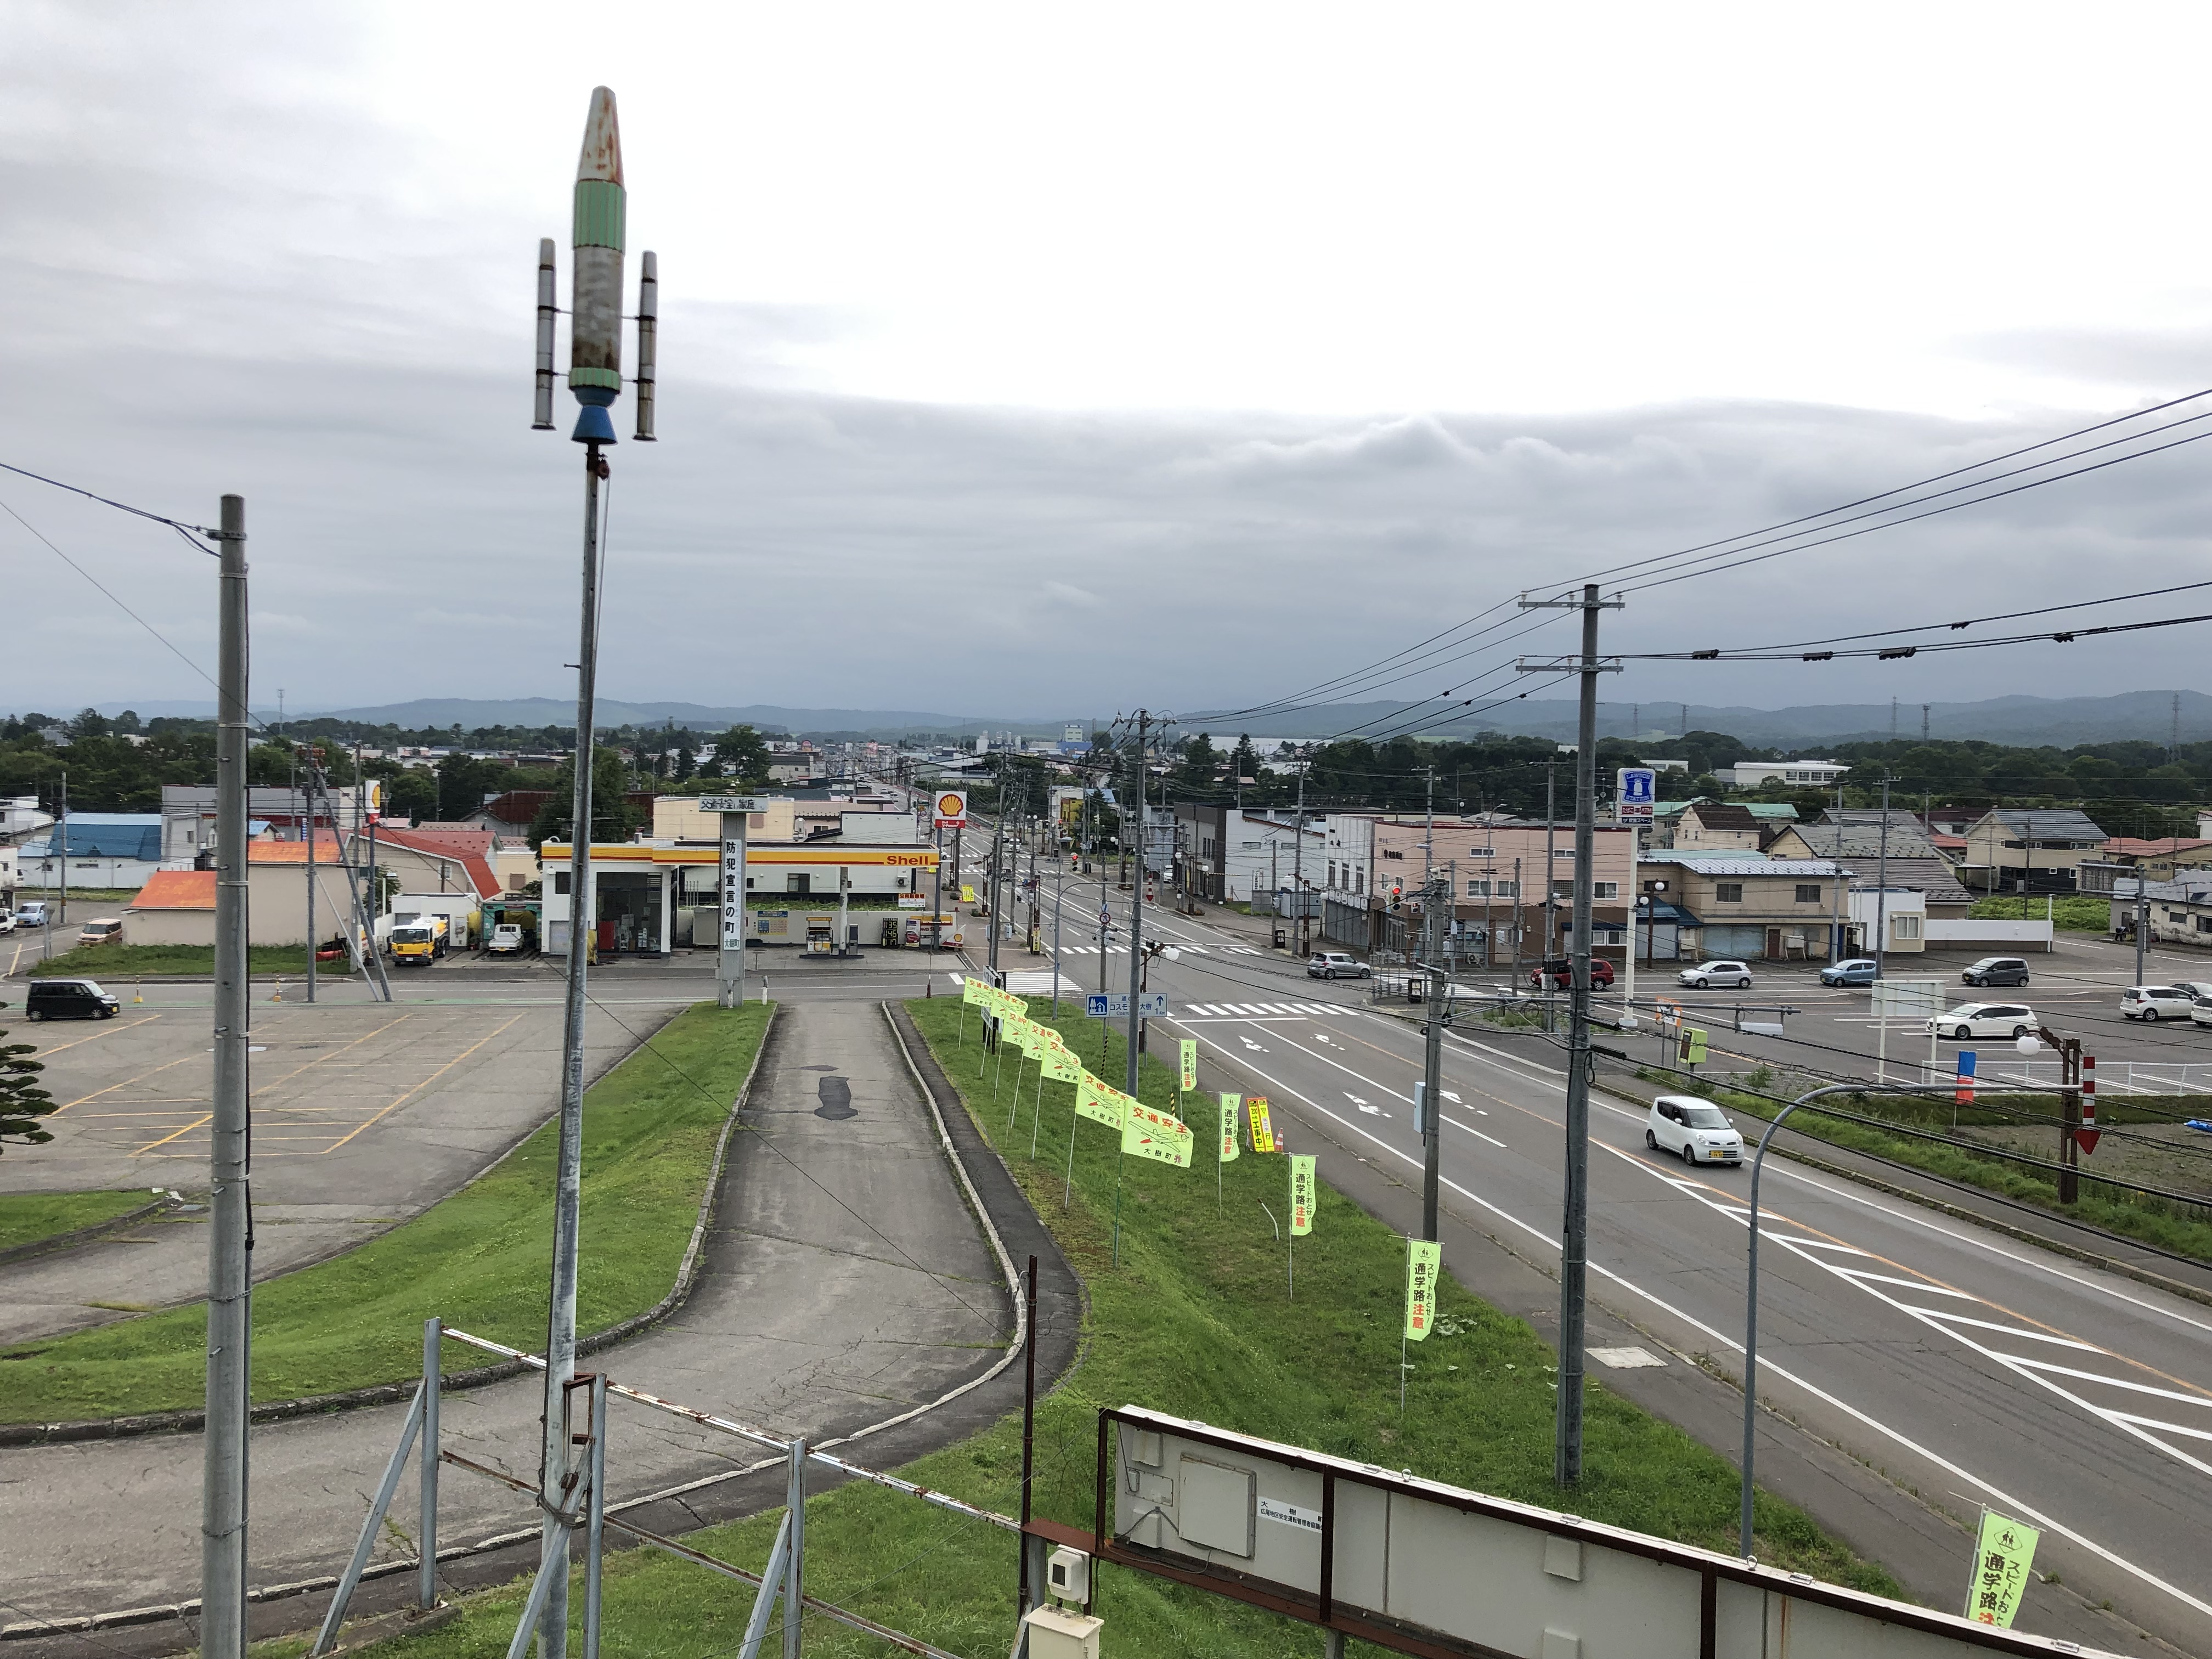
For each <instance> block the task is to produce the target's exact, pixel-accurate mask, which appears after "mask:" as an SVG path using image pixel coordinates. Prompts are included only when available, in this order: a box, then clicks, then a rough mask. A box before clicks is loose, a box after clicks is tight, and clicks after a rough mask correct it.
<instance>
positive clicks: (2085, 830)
mask: <svg viewBox="0 0 2212 1659" xmlns="http://www.w3.org/2000/svg"><path fill="white" fill-rule="evenodd" d="M2111 839H2112V837H2111V836H2107V835H2106V833H2105V832H2104V831H2103V830H2102V829H2099V828H2098V827H2097V824H2096V823H2095V821H2094V820H2093V819H2092V818H2091V817H2089V815H2088V814H2087V813H2086V812H2084V811H2081V809H2080V808H2078V807H2073V806H2038V807H2021V806H2000V807H1996V808H1995V809H1993V810H1992V811H1987V812H1984V813H1983V814H1982V816H1981V817H1978V818H1977V819H1975V820H1974V822H1973V824H1972V827H1971V828H1970V829H1968V830H1967V831H1966V858H1965V860H1963V861H1962V862H1961V863H1960V866H1959V870H1960V875H1962V876H1963V877H1964V878H1966V884H1967V885H1968V886H1970V887H1978V888H1980V889H1982V890H1984V891H1985V892H1997V891H2018V892H2045V893H2070V892H2072V891H2074V890H2075V874H2074V872H2075V866H2078V865H2080V864H2081V863H2083V862H2085V861H2087V860H2093V859H2096V858H2098V857H2099V855H2100V854H2102V853H2103V851H2104V849H2105V845H2106V842H2108V841H2110V840H2111Z"/></svg>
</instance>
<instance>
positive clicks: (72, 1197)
mask: <svg viewBox="0 0 2212 1659" xmlns="http://www.w3.org/2000/svg"><path fill="white" fill-rule="evenodd" d="M153 1200H154V1194H151V1193H149V1192H148V1191H146V1190H145V1189H144V1188H137V1187H134V1188H131V1190H130V1191H128V1192H121V1193H7V1194H0V1250H9V1249H15V1247H16V1246H17V1245H19V1244H33V1243H37V1242H38V1241H39V1240H40V1239H42V1238H58V1237H60V1236H61V1235H62V1234H64V1233H73V1232H75V1231H76V1230H77V1229H78V1228H80V1227H97V1226H98V1225H100V1223H101V1222H103V1221H112V1220H113V1219H114V1218H116V1217H117V1216H119V1215H128V1214H129V1213H130V1212H131V1211H133V1210H135V1209H137V1208H138V1207H139V1206H141V1205H144V1204H150V1203H151V1202H153Z"/></svg>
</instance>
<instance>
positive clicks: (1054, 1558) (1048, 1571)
mask: <svg viewBox="0 0 2212 1659" xmlns="http://www.w3.org/2000/svg"><path fill="white" fill-rule="evenodd" d="M1044 1585H1045V1594H1046V1595H1050V1596H1052V1597H1054V1599H1056V1600H1058V1601H1089V1600H1090V1599H1091V1558H1090V1557H1089V1556H1087V1555H1085V1553H1083V1552H1082V1551H1081V1550H1072V1549H1070V1548H1068V1547H1066V1545H1065V1544H1063V1545H1061V1546H1060V1547H1059V1548H1058V1549H1056V1550H1054V1552H1053V1553H1052V1554H1051V1556H1050V1558H1049V1559H1048V1560H1047V1561H1046V1562H1045V1564H1044Z"/></svg>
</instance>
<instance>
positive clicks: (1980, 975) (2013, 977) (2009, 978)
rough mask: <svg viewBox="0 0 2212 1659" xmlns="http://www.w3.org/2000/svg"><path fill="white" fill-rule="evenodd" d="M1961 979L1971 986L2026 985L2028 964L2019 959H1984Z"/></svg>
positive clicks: (1961, 976) (1965, 971) (1970, 968)
mask: <svg viewBox="0 0 2212 1659" xmlns="http://www.w3.org/2000/svg"><path fill="white" fill-rule="evenodd" d="M1959 977H1960V979H1962V980H1964V981H1966V983H1967V984H1969V985H2025V984H2027V963H2024V962H2022V961H2021V959H2020V958H2019V957H1983V958H1982V959H1981V960H1980V961H1979V962H1978V963H1974V964H1973V965H1972V967H1969V968H1967V969H1964V970H1963V971H1962V972H1961V973H1960V975H1959Z"/></svg>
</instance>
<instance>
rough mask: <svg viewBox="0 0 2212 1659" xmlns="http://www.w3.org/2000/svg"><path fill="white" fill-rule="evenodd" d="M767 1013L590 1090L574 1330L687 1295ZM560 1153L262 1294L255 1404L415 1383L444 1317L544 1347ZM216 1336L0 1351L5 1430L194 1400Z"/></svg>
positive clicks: (718, 1028)
mask: <svg viewBox="0 0 2212 1659" xmlns="http://www.w3.org/2000/svg"><path fill="white" fill-rule="evenodd" d="M768 1016H769V1009H767V1008H763V1007H762V1006H760V1005H759V1004H758V1003H751V1004H748V1005H747V1006H744V1007H743V1008H733V1009H725V1008H715V1007H712V1006H702V1007H695V1008H692V1009H690V1010H687V1011H686V1012H684V1013H681V1014H678V1016H677V1017H676V1018H674V1019H672V1020H671V1021H670V1022H669V1023H668V1024H667V1025H666V1026H665V1027H664V1028H663V1029H662V1030H660V1031H659V1033H658V1034H657V1035H656V1036H653V1038H652V1039H651V1041H652V1043H653V1047H652V1048H650V1049H646V1048H641V1049H640V1050H639V1051H638V1052H636V1053H635V1054H632V1055H630V1056H629V1059H627V1060H623V1062H622V1064H621V1065H619V1066H617V1067H615V1069H614V1070H613V1071H611V1072H610V1073H608V1074H607V1075H606V1076H605V1077H604V1078H602V1079H599V1082H597V1083H595V1084H593V1085H592V1088H591V1090H590V1091H589V1092H588V1093H587V1094H586V1097H585V1102H584V1188H583V1210H582V1216H583V1257H582V1260H583V1272H582V1290H581V1293H580V1297H579V1302H578V1307H577V1314H576V1326H577V1328H578V1330H580V1331H582V1332H587V1333H588V1332H591V1331H596V1330H601V1329H604V1328H606V1327H607V1326H609V1325H612V1324H615V1323H617V1322H619V1321H621V1320H623V1319H627V1318H628V1317H629V1316H631V1315H633V1314H636V1313H641V1312H643V1311H644V1310H646V1309H647V1308H650V1307H651V1306H652V1305H653V1304H654V1303H656V1302H658V1301H659V1299H660V1298H661V1297H664V1296H665V1295H666V1294H667V1293H668V1290H669V1287H670V1285H672V1284H674V1282H675V1279H676V1269H677V1267H678V1263H679V1262H680V1261H682V1260H683V1255H684V1246H685V1245H686V1244H687V1243H689V1242H690V1237H691V1229H692V1225H693V1224H694V1223H695V1221H696V1219H697V1217H698V1211H699V1200H700V1197H701V1195H702V1193H703V1192H704V1191H705V1188H706V1181H707V1170H708V1162H709V1160H710V1158H712V1156H713V1153H714V1140H715V1138H716V1136H717V1135H719V1134H720V1133H721V1127H722V1120H723V1118H724V1117H725V1116H726V1115H727V1113H728V1110H729V1106H730V1103H731V1101H732V1099H733V1098H734V1097H735V1096H736V1094H737V1091H738V1085H739V1084H741V1083H742V1082H743V1081H744V1076H745V1073H746V1071H747V1069H748V1068H749V1067H750V1066H751V1064H752V1059H753V1055H754V1054H755V1052H756V1051H757V1049H758V1048H759V1046H760V1039H761V1034H762V1032H763V1030H765V1029H766V1027H767V1024H768ZM695 1085H696V1086H695ZM702 1090H703V1092H702ZM556 1151H557V1146H556V1126H555V1125H553V1124H550V1123H549V1124H547V1125H545V1126H544V1127H542V1128H540V1129H539V1130H538V1132H537V1133H535V1134H533V1135H532V1136H531V1138H530V1139H528V1140H526V1141H525V1142H524V1143H523V1145H522V1146H520V1147H519V1148H517V1149H516V1151H515V1152H514V1154H513V1156H512V1157H510V1158H507V1161H506V1162H505V1163H503V1164H501V1165H500V1166H499V1167H498V1168H497V1169H495V1170H493V1171H492V1172H491V1173H490V1174H489V1175H487V1176H484V1178H483V1180H481V1181H478V1182H476V1183H475V1184H474V1185H472V1186H469V1187H465V1188H462V1189H461V1190H460V1191H459V1192H458V1193H455V1194H453V1196H452V1197H450V1198H447V1199H446V1200H442V1201H441V1202H440V1203H438V1204H435V1205H433V1206H431V1207H430V1208H429V1209H428V1210H426V1211H424V1212H422V1214H421V1215H419V1216H417V1217H416V1218H414V1219H413V1220H412V1221H410V1222H407V1223H405V1224H404V1225H401V1226H398V1227H395V1228H394V1229H392V1231H390V1232H388V1233H386V1234H384V1235H383V1236H382V1237H379V1238H376V1239H374V1240H373V1241H371V1242H370V1243H367V1244H363V1245H362V1246H361V1247H360V1248H359V1249H355V1250H351V1251H349V1252H348V1253H347V1254H345V1255H342V1256H338V1257H336V1258H334V1259H333V1260H331V1261H325V1262H321V1263H319V1264H318V1265H316V1266H314V1267H303V1268H301V1270H300V1271H299V1272H297V1273H287V1274H285V1275H283V1277H281V1278H278V1279H270V1281H269V1282H268V1283H266V1284H264V1285H256V1286H255V1287H254V1291H253V1396H254V1398H255V1399H256V1400H286V1399H291V1398H295V1397H296V1396H299V1395H314V1394H325V1393H329V1392H331V1391H332V1390H336V1389H351V1388H358V1387H361V1386H362V1385H363V1384H366V1383H388V1382H391V1381H393V1380H395V1379H397V1378H400V1377H405V1376H414V1375H417V1374H419V1373H420V1371H421V1370H422V1322H423V1321H424V1320H425V1319H427V1318H428V1317H430V1316H432V1315H433V1314H436V1315H441V1316H443V1317H444V1318H445V1319H446V1320H447V1322H450V1323H453V1324H455V1325H459V1326H460V1327H462V1328H465V1329H467V1330H470V1331H473V1332H475V1333H477V1334H479V1335H483V1336H489V1337H491V1338H494V1339H495V1340H499V1341H502V1342H510V1343H513V1344H515V1345H516V1346H520V1347H526V1348H530V1349H533V1350H534V1349H536V1348H537V1347H538V1346H541V1345H542V1344H543V1343H544V1340H545V1297H546V1263H547V1260H548V1256H547V1252H548V1250H549V1249H550V1239H551V1237H552V1187H553V1165H554V1158H555V1155H556ZM206 1329H207V1320H206V1313H205V1310H204V1308H203V1307H200V1306H197V1305H195V1306H191V1307H184V1308H176V1309H171V1310H167V1311H164V1312H161V1313H156V1314H149V1315H147V1316H144V1317H143V1318H137V1319H129V1320H125V1321H123V1322H120V1323H118V1324H114V1325H106V1326H103V1327H101V1328H99V1329H97V1330H90V1331H81V1332H79V1333H77V1334H75V1335H72V1336H65V1337H62V1338H59V1339H58V1340H54V1341H52V1342H46V1343H33V1344H27V1345H25V1346H19V1347H15V1348H10V1349H6V1350H0V1421H5V1422H10V1423H25V1422H48V1421H58V1420H65V1419H82V1418H95V1417H111V1416H116V1415H119V1414H121V1413H135V1412H153V1411H169V1410H175V1409H178V1408H179V1407H194V1406H197V1405H199V1404H200V1403H201V1402H202V1400H203V1397H204V1393H205V1389H206V1363H207V1362H206V1352H205V1350H206Z"/></svg>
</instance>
